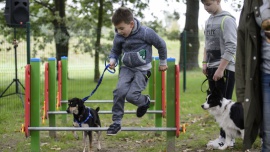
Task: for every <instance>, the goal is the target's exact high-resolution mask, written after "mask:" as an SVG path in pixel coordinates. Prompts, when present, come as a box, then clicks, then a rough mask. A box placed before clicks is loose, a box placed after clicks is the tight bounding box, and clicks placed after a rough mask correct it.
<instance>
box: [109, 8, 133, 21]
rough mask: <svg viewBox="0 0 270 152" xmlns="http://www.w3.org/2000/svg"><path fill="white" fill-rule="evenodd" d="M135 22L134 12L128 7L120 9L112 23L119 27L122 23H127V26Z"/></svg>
mask: <svg viewBox="0 0 270 152" xmlns="http://www.w3.org/2000/svg"><path fill="white" fill-rule="evenodd" d="M133 20H134V18H133V14H132V12H131V11H130V10H129V9H128V8H126V7H120V8H118V9H117V10H116V11H115V12H114V14H113V16H112V23H113V24H114V25H118V24H120V23H121V22H125V23H126V24H129V23H130V22H131V21H133Z"/></svg>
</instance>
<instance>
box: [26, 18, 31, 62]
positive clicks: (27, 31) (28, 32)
mask: <svg viewBox="0 0 270 152" xmlns="http://www.w3.org/2000/svg"><path fill="white" fill-rule="evenodd" d="M26 34H27V38H26V39H27V47H26V48H27V64H30V35H31V33H30V22H27V23H26Z"/></svg>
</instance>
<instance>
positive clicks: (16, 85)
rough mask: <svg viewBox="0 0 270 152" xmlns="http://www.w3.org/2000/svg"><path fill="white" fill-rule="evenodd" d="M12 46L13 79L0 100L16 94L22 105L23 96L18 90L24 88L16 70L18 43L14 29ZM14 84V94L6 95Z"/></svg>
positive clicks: (0, 95)
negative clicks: (13, 61) (13, 58)
mask: <svg viewBox="0 0 270 152" xmlns="http://www.w3.org/2000/svg"><path fill="white" fill-rule="evenodd" d="M13 46H14V57H15V78H14V79H13V81H12V82H11V83H10V84H9V85H8V86H7V88H6V89H5V90H4V91H3V92H2V93H1V94H0V98H2V97H6V96H10V95H14V94H18V95H19V97H20V99H21V101H22V104H23V105H24V102H23V97H22V95H24V94H23V93H22V92H21V90H20V86H21V87H22V88H23V89H25V88H24V86H23V85H22V83H21V82H20V80H19V79H18V69H17V47H18V42H17V40H16V28H14V40H13ZM13 83H15V92H13V93H10V94H6V95H5V93H6V91H7V90H8V89H9V88H10V87H11V86H12V84H13Z"/></svg>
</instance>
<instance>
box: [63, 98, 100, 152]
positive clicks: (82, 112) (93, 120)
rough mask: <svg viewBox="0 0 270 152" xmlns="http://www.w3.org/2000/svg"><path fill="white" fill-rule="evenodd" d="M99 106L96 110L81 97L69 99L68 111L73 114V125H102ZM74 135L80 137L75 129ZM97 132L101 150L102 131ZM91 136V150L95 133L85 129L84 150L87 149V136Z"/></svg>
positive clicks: (98, 146) (98, 145)
mask: <svg viewBox="0 0 270 152" xmlns="http://www.w3.org/2000/svg"><path fill="white" fill-rule="evenodd" d="M98 111H99V107H97V108H96V109H95V110H94V109H92V108H89V107H86V106H85V105H84V102H83V101H82V100H81V99H79V98H73V99H70V100H68V108H67V113H72V114H73V126H74V127H101V123H100V119H99V115H98ZM73 133H74V137H75V138H76V139H79V138H78V135H77V133H76V132H75V131H74V132H73ZM96 133H97V149H98V150H100V149H101V146H100V136H101V131H96ZM87 135H88V137H89V148H88V151H89V152H90V151H91V149H92V140H93V135H92V131H83V141H84V149H83V152H85V151H86V146H87V143H86V137H87Z"/></svg>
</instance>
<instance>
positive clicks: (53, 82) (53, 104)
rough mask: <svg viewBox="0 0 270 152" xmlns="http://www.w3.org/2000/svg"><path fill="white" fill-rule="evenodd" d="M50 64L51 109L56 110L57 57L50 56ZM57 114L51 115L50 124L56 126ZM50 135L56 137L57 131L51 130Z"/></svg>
mask: <svg viewBox="0 0 270 152" xmlns="http://www.w3.org/2000/svg"><path fill="white" fill-rule="evenodd" d="M48 64H49V111H56V108H55V107H56V59H55V58H48ZM55 117H56V115H49V126H50V127H55V126H56V120H55ZM49 136H50V137H52V138H56V132H55V131H49Z"/></svg>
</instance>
